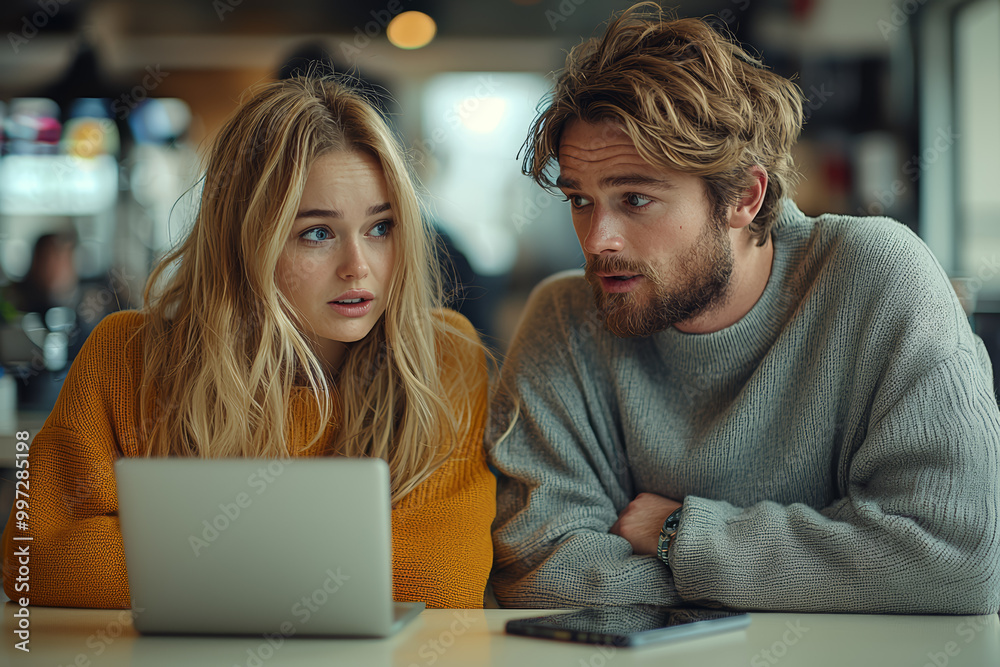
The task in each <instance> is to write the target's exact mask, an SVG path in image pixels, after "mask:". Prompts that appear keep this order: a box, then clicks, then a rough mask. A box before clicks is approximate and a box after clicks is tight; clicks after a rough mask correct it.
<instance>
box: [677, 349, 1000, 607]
mask: <svg viewBox="0 0 1000 667" xmlns="http://www.w3.org/2000/svg"><path fill="white" fill-rule="evenodd" d="M990 384H991V383H990V380H989V377H988V374H987V373H985V372H984V369H983V367H982V365H981V364H980V363H979V362H978V361H977V359H976V355H975V354H974V353H973V352H972V351H970V350H967V349H959V350H958V351H957V352H956V353H955V354H953V355H951V356H950V357H948V358H947V359H945V360H943V361H941V362H940V363H938V364H936V365H935V366H934V367H933V368H931V369H929V370H928V371H927V372H926V373H923V374H922V375H921V376H920V377H919V378H917V379H916V380H915V381H914V382H912V383H910V384H909V385H908V387H907V388H906V389H905V391H904V392H902V393H901V395H900V396H899V397H898V398H897V399H896V400H893V401H892V402H891V403H888V404H887V407H886V408H885V409H884V410H880V411H878V415H877V416H875V417H873V421H872V423H870V424H869V427H868V431H867V433H866V434H865V437H864V439H863V441H862V442H861V443H860V445H859V446H858V447H857V448H856V451H855V452H853V453H850V452H845V454H844V455H842V456H841V459H840V460H839V461H835V462H831V465H836V466H837V467H838V468H839V470H837V471H836V474H837V476H838V480H839V481H840V484H841V486H842V492H843V493H844V496H843V497H842V498H840V499H838V500H837V501H836V502H834V503H832V504H831V505H830V506H828V507H825V508H823V509H822V510H819V511H817V510H815V509H812V508H810V507H808V506H806V505H802V504H792V505H787V506H783V505H780V504H778V503H774V502H761V503H757V504H755V505H753V506H751V507H747V508H738V507H734V506H732V505H730V504H728V503H725V502H720V501H713V500H708V499H705V498H697V497H691V496H689V497H688V498H687V499H685V503H684V511H683V514H682V519H681V524H680V530H679V532H678V535H677V539H676V543H675V545H674V548H673V550H672V553H671V555H670V562H671V569H672V571H673V574H674V576H675V578H676V585H677V588H678V591H679V593H680V594H681V596H683V597H684V598H685V599H686V600H688V601H690V602H703V603H704V602H711V603H718V604H723V605H727V606H733V607H738V608H748V609H771V610H799V611H826V612H832V611H839V612H863V613H873V612H893V613H953V614H985V613H996V611H997V609H998V608H1000V515H998V505H1000V489H998V483H1000V468H998V460H997V459H998V453H1000V416H998V411H997V404H996V398H995V396H994V395H993V390H992V387H991V386H990ZM876 399H878V397H876Z"/></svg>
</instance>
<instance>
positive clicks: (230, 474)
mask: <svg viewBox="0 0 1000 667" xmlns="http://www.w3.org/2000/svg"><path fill="white" fill-rule="evenodd" d="M115 478H116V483H117V488H118V507H119V516H120V519H121V528H122V536H123V538H124V543H125V563H126V566H127V568H128V583H129V589H130V592H131V597H132V613H133V617H134V624H135V628H136V629H137V630H138V631H139V632H141V633H144V634H167V633H169V634H189V633H194V634H265V633H268V634H270V633H276V634H279V635H281V636H283V637H290V636H301V635H323V636H330V635H335V636H351V637H385V636H388V635H391V634H393V633H394V632H396V631H397V630H399V629H400V628H401V627H403V625H405V624H406V623H407V622H408V621H410V620H412V619H413V618H415V617H416V616H417V615H418V614H419V613H420V611H421V610H422V609H423V608H424V603H422V602H418V603H395V602H393V600H392V558H391V548H392V541H391V527H390V514H389V513H390V504H389V469H388V466H387V465H386V463H385V461H382V460H380V459H348V458H324V459H296V460H291V461H289V460H284V461H277V460H262V459H224V460H204V459H189V458H165V459H144V458H143V459H131V458H130V459H119V460H118V461H117V462H115Z"/></svg>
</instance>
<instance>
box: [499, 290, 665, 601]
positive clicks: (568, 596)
mask: <svg viewBox="0 0 1000 667" xmlns="http://www.w3.org/2000/svg"><path fill="white" fill-rule="evenodd" d="M538 301H539V300H538V299H535V300H534V303H532V304H529V306H528V310H527V314H526V317H525V320H524V324H523V325H522V327H521V328H520V331H519V336H518V340H516V341H515V344H514V345H513V346H512V348H511V355H510V357H509V358H508V359H507V361H506V363H505V364H504V373H503V379H502V382H501V390H500V397H499V400H497V401H496V402H495V405H494V411H493V415H492V417H491V419H492V422H493V423H492V425H491V427H490V429H489V433H491V434H493V435H492V436H488V437H492V439H493V442H492V443H491V445H492V447H491V460H492V463H493V465H494V466H495V467H496V468H497V471H498V488H497V493H498V497H497V518H496V521H495V522H494V524H493V530H494V535H493V541H494V551H495V563H496V564H495V566H494V573H493V575H492V581H493V586H494V590H495V592H496V595H497V599H498V601H499V602H500V603H501V604H502V605H505V606H518V607H567V606H586V605H598V604H627V603H633V602H644V603H650V604H671V603H677V602H679V601H680V600H679V598H678V596H677V593H676V590H675V589H674V585H673V581H672V579H671V578H670V576H669V573H668V570H667V568H666V567H665V565H664V564H663V563H661V562H660V561H658V560H657V559H656V558H654V557H651V556H633V555H632V548H631V546H630V545H629V543H628V541H626V540H625V539H624V538H621V537H619V536H617V535H611V534H609V533H608V529H609V528H610V527H611V525H612V524H613V523H614V522H615V521H616V520H617V518H618V514H619V513H620V512H621V511H622V510H623V509H624V508H625V506H626V505H628V503H629V501H631V500H632V496H633V490H632V489H631V488H630V487H631V473H630V472H629V469H628V461H626V460H625V458H624V454H623V448H622V447H621V443H619V442H617V441H616V437H617V434H616V433H615V432H614V429H613V427H612V426H610V420H608V419H606V418H605V417H606V415H597V414H596V413H595V411H602V410H605V409H609V410H610V409H611V408H610V406H608V405H607V404H606V400H605V398H604V397H602V396H597V395H594V392H595V391H596V390H595V387H599V386H600V383H599V382H594V381H593V380H591V381H590V382H586V383H585V382H583V381H582V377H583V375H582V374H586V373H589V372H590V371H589V370H586V369H582V368H581V367H580V362H581V358H580V357H575V358H574V356H573V349H572V348H573V347H574V346H573V344H572V343H573V341H572V340H565V341H552V340H550V338H551V336H552V335H553V334H552V331H553V328H551V327H547V328H546V331H545V333H544V334H541V333H538V332H539V331H541V327H535V326H533V325H532V322H533V320H534V318H535V317H536V316H537V317H543V318H546V319H547V318H551V317H555V316H556V314H555V313H554V312H553V309H552V308H551V307H550V305H549V304H545V305H540V304H539V302H538ZM536 335H538V336H539V337H542V338H545V339H546V340H545V341H541V340H538V341H536V340H533V337H534V336H536ZM542 343H544V344H542ZM558 351H561V353H560V352H558ZM588 392H589V394H588ZM515 413H516V414H517V417H516V419H515V420H514V426H513V428H511V429H510V432H509V433H507V434H506V436H505V437H502V438H501V437H500V434H502V433H503V432H504V431H506V430H507V429H508V427H509V425H510V422H511V419H512V418H513V416H514V414H515Z"/></svg>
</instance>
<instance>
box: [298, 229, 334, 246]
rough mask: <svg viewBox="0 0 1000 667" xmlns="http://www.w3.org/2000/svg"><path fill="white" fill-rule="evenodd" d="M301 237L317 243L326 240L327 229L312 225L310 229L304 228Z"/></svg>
mask: <svg viewBox="0 0 1000 667" xmlns="http://www.w3.org/2000/svg"><path fill="white" fill-rule="evenodd" d="M301 238H303V239H305V240H306V241H314V242H316V243H319V242H320V241H326V240H327V239H329V238H330V232H329V230H326V229H323V228H322V227H313V228H312V229H309V230H306V231H305V232H303V233H302V235H301Z"/></svg>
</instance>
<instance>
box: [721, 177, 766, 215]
mask: <svg viewBox="0 0 1000 667" xmlns="http://www.w3.org/2000/svg"><path fill="white" fill-rule="evenodd" d="M750 175H751V176H752V177H753V182H752V183H751V185H750V187H749V188H747V189H746V190H744V192H743V197H742V198H741V199H740V200H739V202H737V204H736V205H735V206H732V207H730V210H731V211H732V214H731V215H730V216H729V226H730V227H731V228H733V229H741V228H743V227H746V226H747V225H749V224H750V223H751V222H753V219H754V218H755V217H757V213H758V212H759V211H760V207H761V206H763V205H764V195H765V194H766V193H767V172H766V171H764V168H763V167H761V166H759V165H754V166H753V167H751V168H750Z"/></svg>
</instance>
